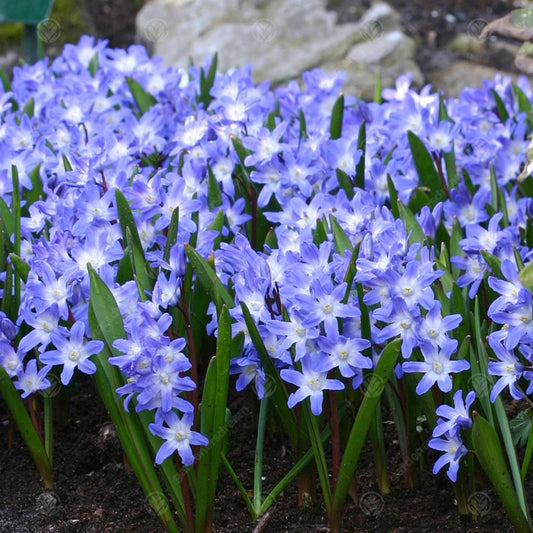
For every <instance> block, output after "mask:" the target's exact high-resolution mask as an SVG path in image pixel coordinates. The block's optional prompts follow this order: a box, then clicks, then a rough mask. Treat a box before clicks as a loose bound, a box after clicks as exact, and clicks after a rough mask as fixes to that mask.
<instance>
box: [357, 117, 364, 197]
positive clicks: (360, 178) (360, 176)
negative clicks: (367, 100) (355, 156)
mask: <svg viewBox="0 0 533 533" xmlns="http://www.w3.org/2000/svg"><path fill="white" fill-rule="evenodd" d="M357 149H358V150H361V157H360V158H359V162H358V163H357V165H356V167H355V186H356V187H359V188H360V189H363V190H364V189H365V160H366V156H365V152H366V122H364V121H363V123H362V124H361V126H360V128H359V133H358V135H357Z"/></svg>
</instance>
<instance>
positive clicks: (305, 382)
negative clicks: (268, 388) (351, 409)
mask: <svg viewBox="0 0 533 533" xmlns="http://www.w3.org/2000/svg"><path fill="white" fill-rule="evenodd" d="M301 364H302V371H301V372H299V371H298V370H294V369H290V368H284V369H283V370H282V371H281V372H280V376H281V379H283V380H284V381H286V382H288V383H292V384H293V385H295V386H296V387H298V389H297V390H296V392H292V393H291V394H290V395H289V400H288V401H287V405H288V406H289V407H291V408H292V407H294V406H295V405H296V404H297V403H300V402H302V401H303V400H305V399H306V398H309V399H310V401H311V412H312V413H313V414H314V415H315V416H318V415H320V413H322V400H323V395H324V394H323V393H324V391H325V390H342V389H344V385H343V384H342V382H341V381H339V380H338V379H328V377H327V372H317V371H316V370H315V368H314V365H313V361H312V359H311V356H309V355H308V356H306V357H304V358H303V359H302V360H301Z"/></svg>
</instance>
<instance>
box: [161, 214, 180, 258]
mask: <svg viewBox="0 0 533 533" xmlns="http://www.w3.org/2000/svg"><path fill="white" fill-rule="evenodd" d="M179 220H180V208H179V207H176V208H175V209H174V211H172V216H171V217H170V224H169V226H168V231H167V241H166V242H165V250H164V252H163V260H164V261H166V262H167V263H168V261H169V259H170V250H171V248H172V247H173V246H174V245H175V244H176V242H177V241H178V227H179Z"/></svg>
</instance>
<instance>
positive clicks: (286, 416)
mask: <svg viewBox="0 0 533 533" xmlns="http://www.w3.org/2000/svg"><path fill="white" fill-rule="evenodd" d="M241 309H242V314H243V317H244V321H245V322H246V328H247V329H248V334H249V335H250V339H251V340H252V343H253V345H254V348H255V349H256V350H257V353H258V355H259V359H260V361H261V366H262V367H263V370H264V372H265V379H266V380H267V382H268V383H269V391H270V393H271V395H270V398H269V400H270V402H271V404H272V406H273V408H274V411H275V413H276V415H277V416H278V417H279V419H280V420H281V422H282V424H283V427H284V428H285V430H286V431H287V434H288V435H289V439H290V441H291V443H292V444H293V445H294V444H295V443H296V442H297V441H298V427H297V424H296V418H295V415H294V411H293V410H292V409H289V407H288V406H287V401H288V399H289V395H288V394H287V389H286V388H285V384H284V383H283V381H282V379H281V378H280V376H279V374H278V371H277V369H276V367H275V366H274V363H273V362H272V359H271V358H270V356H269V354H268V351H267V349H266V348H265V344H264V343H263V339H262V338H261V335H260V333H259V330H258V329H257V325H256V323H255V321H254V319H253V318H252V315H251V314H250V311H249V309H248V307H247V306H246V304H245V303H244V302H241Z"/></svg>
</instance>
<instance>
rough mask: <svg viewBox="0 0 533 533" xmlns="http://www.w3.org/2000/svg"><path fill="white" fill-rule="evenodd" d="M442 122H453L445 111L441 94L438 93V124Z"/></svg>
mask: <svg viewBox="0 0 533 533" xmlns="http://www.w3.org/2000/svg"><path fill="white" fill-rule="evenodd" d="M443 120H446V121H448V122H455V121H454V120H452V118H451V117H450V115H449V114H448V110H447V109H446V103H445V102H444V97H443V96H442V92H439V122H441V121H443Z"/></svg>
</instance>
